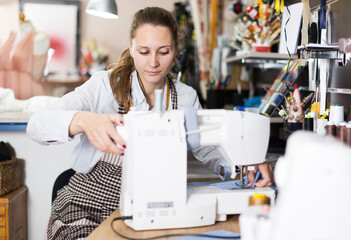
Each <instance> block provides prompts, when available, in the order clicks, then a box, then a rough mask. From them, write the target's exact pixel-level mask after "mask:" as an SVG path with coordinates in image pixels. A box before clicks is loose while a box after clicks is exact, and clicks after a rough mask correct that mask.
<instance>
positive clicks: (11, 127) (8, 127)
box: [0, 122, 27, 132]
mask: <svg viewBox="0 0 351 240" xmlns="http://www.w3.org/2000/svg"><path fill="white" fill-rule="evenodd" d="M26 129H27V123H25V122H23V123H21V122H15V123H13V122H11V123H0V131H3V132H11V131H16V132H20V131H26Z"/></svg>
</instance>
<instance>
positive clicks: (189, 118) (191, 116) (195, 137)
mask: <svg viewBox="0 0 351 240" xmlns="http://www.w3.org/2000/svg"><path fill="white" fill-rule="evenodd" d="M181 109H182V110H183V111H184V117H185V130H186V131H187V132H190V131H194V130H198V125H197V109H196V108H195V107H183V108H181ZM186 143H187V146H188V150H195V149H197V148H199V147H200V134H199V133H192V134H189V135H186Z"/></svg>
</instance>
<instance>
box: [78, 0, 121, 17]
mask: <svg viewBox="0 0 351 240" xmlns="http://www.w3.org/2000/svg"><path fill="white" fill-rule="evenodd" d="M85 12H86V13H88V14H91V15H94V16H98V17H102V18H109V19H117V18H118V12H117V5H116V2H115V0H90V1H89V3H88V6H87V8H86V10H85Z"/></svg>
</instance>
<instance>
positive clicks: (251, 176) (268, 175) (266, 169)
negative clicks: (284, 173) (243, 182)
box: [247, 163, 274, 187]
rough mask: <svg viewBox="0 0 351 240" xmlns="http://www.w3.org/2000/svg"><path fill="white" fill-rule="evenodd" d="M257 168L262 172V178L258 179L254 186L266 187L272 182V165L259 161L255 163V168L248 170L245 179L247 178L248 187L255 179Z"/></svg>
mask: <svg viewBox="0 0 351 240" xmlns="http://www.w3.org/2000/svg"><path fill="white" fill-rule="evenodd" d="M257 170H260V172H261V174H262V179H260V180H258V181H257V182H256V183H255V187H268V186H271V185H272V184H274V175H273V169H272V166H271V165H269V164H268V163H260V164H256V165H255V170H253V171H248V173H247V179H248V184H247V186H248V187H251V186H252V184H253V183H254V181H255V173H256V172H257Z"/></svg>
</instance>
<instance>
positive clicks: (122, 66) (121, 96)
mask: <svg viewBox="0 0 351 240" xmlns="http://www.w3.org/2000/svg"><path fill="white" fill-rule="evenodd" d="M143 24H151V25H154V26H163V27H167V28H168V29H169V31H170V32H171V34H172V38H173V41H174V44H175V49H176V50H177V49H178V41H177V40H178V26H177V22H176V20H175V19H174V18H173V16H172V14H171V13H170V12H169V11H167V10H165V9H163V8H159V7H147V8H144V9H142V10H139V11H138V12H137V13H135V15H134V17H133V21H132V25H131V28H130V32H129V38H130V41H131V40H132V39H133V38H134V37H135V32H136V30H137V29H138V27H140V26H142V25H143ZM110 68H112V72H111V74H110V85H111V88H112V92H113V94H114V96H115V98H116V100H117V102H118V104H119V105H120V106H123V108H124V111H125V112H128V111H129V107H130V106H129V102H130V101H131V91H130V88H131V81H130V74H131V73H132V72H133V71H134V70H135V66H134V61H133V58H132V56H131V55H130V52H129V49H126V50H125V51H124V52H123V53H122V54H121V57H120V59H119V61H118V63H117V65H115V66H112V67H110ZM167 77H170V76H169V75H168V76H167Z"/></svg>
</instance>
